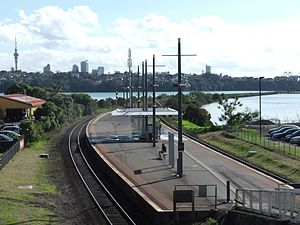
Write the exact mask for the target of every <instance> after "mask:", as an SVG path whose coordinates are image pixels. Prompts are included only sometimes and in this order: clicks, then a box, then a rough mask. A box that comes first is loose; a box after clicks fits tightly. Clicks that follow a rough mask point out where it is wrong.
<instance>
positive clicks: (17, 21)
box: [0, 0, 300, 77]
mask: <svg viewBox="0 0 300 225" xmlns="http://www.w3.org/2000/svg"><path fill="white" fill-rule="evenodd" d="M1 9H2V10H1V14H0V70H9V69H10V68H11V67H12V66H13V57H12V53H13V50H14V46H13V45H14V42H13V40H14V33H16V34H17V38H18V43H19V44H18V45H19V46H18V50H19V54H20V56H19V67H20V68H21V69H22V70H26V71H41V70H42V68H43V67H44V66H45V65H46V64H48V63H50V65H51V67H52V70H53V71H58V70H59V71H68V70H70V69H71V67H72V65H73V64H79V62H80V61H81V60H84V59H87V60H89V64H90V68H96V67H98V66H104V67H105V71H106V72H114V71H115V70H119V71H125V70H126V57H127V51H128V48H131V49H132V55H133V56H132V57H133V66H134V68H133V69H134V70H135V68H136V67H137V65H139V64H141V61H143V60H145V59H148V60H151V57H152V54H155V55H157V56H161V55H162V54H166V53H176V46H177V38H178V37H180V38H181V39H182V48H183V49H182V51H183V52H185V51H187V53H196V54H197V57H193V59H192V58H190V59H184V61H183V72H186V73H201V71H202V70H203V69H204V67H205V64H209V65H211V66H212V72H215V73H222V74H228V75H231V76H261V75H264V76H267V77H268V76H269V77H270V76H276V75H283V74H284V72H285V71H287V72H291V73H293V74H298V73H299V72H300V68H299V65H298V62H299V61H300V59H299V57H300V45H299V44H298V40H299V38H300V33H299V32H298V30H299V26H300V14H299V12H298V10H299V9H300V1H297V0H286V1H282V0H277V1H276V0H273V1H271V0H249V1H248V0H244V1H238V0H227V1H223V0H210V1H203V0H185V1H179V0H163V1H162V0H152V1H137V0H127V1H124V0H123V1H122V0H110V1H109V0H107V1H104V0H100V1H99V0H88V1H78V0H73V1H71V0H64V1H62V0H51V1H46V0H44V1H43V0H31V1H24V0H19V1H17V0H11V1H6V2H5V4H1ZM156 58H157V60H160V61H161V62H162V63H164V64H165V65H166V68H165V69H164V70H168V71H170V72H176V66H177V65H176V60H174V59H171V58H170V59H169V58H163V57H156Z"/></svg>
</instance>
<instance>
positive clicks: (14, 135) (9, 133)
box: [0, 130, 21, 140]
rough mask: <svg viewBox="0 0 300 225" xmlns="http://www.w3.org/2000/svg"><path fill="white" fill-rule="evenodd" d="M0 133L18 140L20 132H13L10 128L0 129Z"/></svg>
mask: <svg viewBox="0 0 300 225" xmlns="http://www.w3.org/2000/svg"><path fill="white" fill-rule="evenodd" d="M0 134H4V135H6V136H8V137H11V138H12V139H14V140H19V139H20V137H21V135H20V134H18V133H16V132H14V131H11V130H0Z"/></svg>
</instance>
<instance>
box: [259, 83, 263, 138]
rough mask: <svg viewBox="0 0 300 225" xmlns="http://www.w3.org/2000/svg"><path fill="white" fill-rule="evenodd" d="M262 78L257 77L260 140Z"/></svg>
mask: <svg viewBox="0 0 300 225" xmlns="http://www.w3.org/2000/svg"><path fill="white" fill-rule="evenodd" d="M262 79H264V77H259V83H258V85H259V138H260V139H261V82H262Z"/></svg>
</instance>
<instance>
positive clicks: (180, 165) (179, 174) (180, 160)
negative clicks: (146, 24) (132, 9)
mask: <svg viewBox="0 0 300 225" xmlns="http://www.w3.org/2000/svg"><path fill="white" fill-rule="evenodd" d="M163 56H177V57H178V84H177V88H178V159H177V177H182V175H183V151H184V143H183V142H182V87H183V86H184V85H183V84H182V83H181V82H182V81H181V56H196V55H195V54H185V55H182V54H181V45H180V38H178V54H177V55H163Z"/></svg>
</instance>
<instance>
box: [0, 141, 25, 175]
mask: <svg viewBox="0 0 300 225" xmlns="http://www.w3.org/2000/svg"><path fill="white" fill-rule="evenodd" d="M23 147H24V139H20V140H19V141H17V142H16V143H15V144H13V146H11V147H10V148H9V149H8V150H7V151H6V152H5V153H4V154H3V155H2V156H1V157H0V170H2V169H3V167H4V166H5V165H6V164H7V163H8V162H9V160H11V159H12V158H13V157H14V156H15V155H16V154H17V152H18V151H19V150H20V149H22V148H23Z"/></svg>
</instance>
